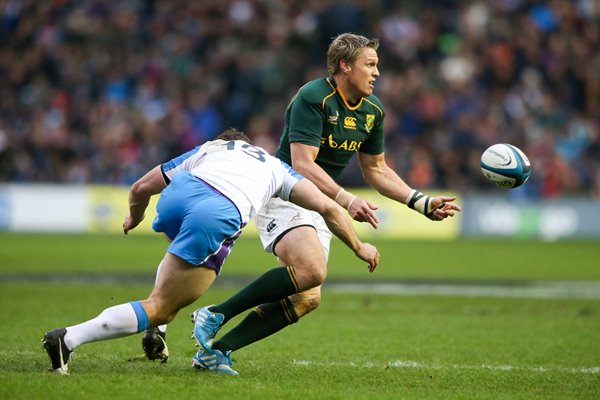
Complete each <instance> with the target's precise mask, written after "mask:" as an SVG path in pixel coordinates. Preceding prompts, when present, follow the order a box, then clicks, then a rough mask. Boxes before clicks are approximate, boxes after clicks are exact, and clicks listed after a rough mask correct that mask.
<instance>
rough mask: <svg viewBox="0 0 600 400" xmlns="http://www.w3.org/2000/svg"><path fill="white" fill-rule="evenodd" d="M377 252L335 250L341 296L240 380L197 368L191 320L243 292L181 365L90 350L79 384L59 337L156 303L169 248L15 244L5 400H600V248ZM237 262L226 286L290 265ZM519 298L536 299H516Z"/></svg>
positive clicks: (125, 240) (80, 352)
mask: <svg viewBox="0 0 600 400" xmlns="http://www.w3.org/2000/svg"><path fill="white" fill-rule="evenodd" d="M374 244H376V245H377V246H378V247H379V248H380V251H381V253H382V263H381V265H380V267H379V268H378V270H377V271H376V272H375V273H374V274H373V275H370V274H368V273H367V272H366V268H365V267H364V266H362V265H361V263H360V262H356V261H355V260H354V259H353V256H352V254H351V253H350V252H349V251H347V250H346V249H345V248H342V247H341V246H340V244H339V243H335V244H334V248H333V251H332V257H331V260H330V276H329V279H330V281H331V282H333V284H332V285H331V286H329V285H328V286H326V287H325V289H324V293H323V302H322V305H321V307H320V308H319V310H318V311H316V312H314V313H312V314H310V315H309V316H307V317H306V318H304V319H303V320H302V321H301V322H300V323H299V324H296V325H294V326H292V327H290V328H288V329H286V330H284V331H282V332H281V333H279V334H277V335H274V336H272V337H270V338H268V339H267V340H264V341H262V342H260V343H257V344H254V345H252V346H249V347H247V348H244V349H241V350H239V351H238V352H236V353H235V354H234V359H235V360H236V369H237V370H238V371H239V372H240V374H241V376H240V377H238V378H232V377H228V376H226V377H223V376H216V375H212V374H207V373H200V372H197V371H194V370H192V369H191V367H190V365H191V362H190V357H191V356H192V355H193V353H194V351H195V348H194V347H193V345H192V343H193V342H192V341H191V340H190V339H189V335H190V332H191V328H192V324H191V323H190V322H189V318H188V317H187V314H188V313H189V312H191V311H192V310H193V309H194V308H195V307H196V306H201V305H204V304H210V303H214V302H219V301H221V300H223V299H224V298H226V297H227V296H228V295H230V294H232V293H233V291H234V289H235V288H231V287H228V286H223V285H218V284H217V285H215V287H213V288H212V289H211V290H210V291H209V292H208V293H207V294H206V295H205V297H203V298H202V299H200V300H199V301H198V302H196V303H195V304H194V305H192V306H190V307H189V308H188V309H186V310H183V311H182V312H181V313H180V315H179V317H178V318H177V319H176V320H175V321H174V322H173V323H172V324H171V326H170V328H169V331H168V339H169V347H170V350H171V359H170V360H169V362H168V363H167V364H166V365H161V364H158V363H150V362H133V363H132V362H127V361H126V360H127V358H128V357H130V356H132V355H139V354H141V346H140V342H139V339H140V337H139V336H132V337H128V338H124V339H119V340H113V341H107V342H98V343H91V344H88V345H84V346H82V347H80V348H78V349H77V351H76V352H75V353H74V359H73V361H72V363H71V364H70V371H71V374H70V375H69V376H58V375H54V374H49V373H47V372H46V369H47V367H48V360H47V356H46V354H45V352H44V351H43V350H42V347H41V343H40V339H41V336H42V335H43V333H44V331H46V330H49V329H52V328H54V327H57V326H65V325H70V324H75V323H78V322H81V321H82V320H85V319H89V318H91V317H94V316H95V315H97V314H98V313H99V312H100V311H101V310H102V309H104V308H106V307H108V306H110V305H114V304H117V303H122V302H126V301H130V300H134V299H138V298H142V297H144V296H145V295H146V294H147V293H148V292H149V290H150V288H151V285H152V275H153V273H154V269H155V266H156V264H157V263H158V260H159V259H160V257H161V256H162V254H163V252H164V249H165V243H164V242H163V241H162V239H159V238H157V237H150V236H148V237H146V236H131V237H121V236H68V235H66V236H65V235H55V236H50V235H14V234H0V312H1V313H2V315H3V317H4V318H3V320H4V324H3V328H4V329H3V340H2V347H1V348H0V352H1V357H0V360H1V361H0V399H54V398H56V399H58V398H61V399H108V398H111V399H115V398H116V399H157V398H159V399H160V398H164V399H166V398H168V399H189V398H215V399H220V398H228V399H281V398H286V399H307V398H315V399H598V398H600V346H599V343H600V267H599V266H598V256H599V255H600V243H598V242H591V241H590V242H555V243H540V242H528V241H522V242H519V241H516V242H512V241H502V242H494V241H456V242H409V241H403V242H377V241H374ZM228 261H229V262H228V263H227V266H226V269H225V271H224V272H223V278H225V277H237V276H241V277H243V278H244V279H248V278H250V277H252V276H256V275H257V274H258V273H260V272H262V271H264V270H265V269H266V268H268V267H269V266H273V265H275V262H274V259H273V258H272V257H271V256H269V255H266V254H264V253H262V252H261V250H260V247H259V244H258V242H257V241H256V240H254V239H248V238H246V239H244V240H240V241H239V242H238V244H236V248H235V250H234V252H233V254H232V256H231V257H230V260H228ZM52 277H54V278H55V279H51V278H52ZM57 277H58V278H57ZM73 277H78V279H72V278H73ZM103 277H110V279H109V280H102V279H100V278H103ZM132 277H133V279H132ZM358 278H360V279H361V282H363V283H378V284H379V283H381V282H382V281H387V282H399V283H405V284H408V285H409V286H410V285H416V286H419V285H421V286H422V285H424V284H426V285H428V286H427V287H428V288H429V289H427V290H426V291H424V292H422V293H420V294H410V292H403V291H402V290H399V291H398V292H397V293H395V292H394V291H393V290H392V291H389V290H388V291H386V292H382V291H379V290H377V288H378V286H377V285H375V284H374V285H371V286H368V288H367V289H366V290H365V289H357V290H354V291H353V289H350V291H349V292H345V291H343V290H338V287H337V286H336V285H335V282H347V281H350V280H352V281H354V280H357V279H358ZM98 282H100V283H98ZM440 282H442V283H443V284H444V285H451V286H452V285H457V284H461V285H465V287H471V286H478V287H480V288H483V294H482V293H481V292H479V294H477V295H471V294H468V293H467V292H465V293H462V294H461V293H460V290H459V291H458V294H457V293H454V294H448V293H445V292H441V291H436V288H438V287H439V286H436V285H438V284H439V283H440ZM217 283H218V281H217ZM539 283H553V284H558V285H562V284H569V285H571V286H569V287H570V288H571V289H570V291H566V292H557V293H555V292H549V294H548V295H547V296H544V297H543V298H536V296H533V295H529V294H528V293H529V292H528V287H529V285H533V284H539ZM580 285H581V286H580ZM586 285H587V286H586ZM514 286H518V287H521V288H523V289H525V290H523V291H521V292H519V294H517V295H514V293H513V294H512V295H511V294H510V293H511V292H510V288H512V287H514ZM458 287H460V286H458ZM486 287H490V288H492V287H501V288H506V289H507V291H506V293H507V295H506V296H505V295H503V294H502V293H504V292H502V291H500V292H497V293H496V294H495V295H491V294H490V295H486V294H485V293H486V292H485V289H486ZM579 287H582V288H583V287H585V288H586V292H585V293H586V295H583V291H579V290H578V288H579ZM444 293H445V294H444ZM490 293H491V292H490ZM235 322H236V321H232V322H231V323H230V324H229V325H228V326H226V327H225V328H224V329H225V330H227V329H228V327H229V326H233V325H234V324H235Z"/></svg>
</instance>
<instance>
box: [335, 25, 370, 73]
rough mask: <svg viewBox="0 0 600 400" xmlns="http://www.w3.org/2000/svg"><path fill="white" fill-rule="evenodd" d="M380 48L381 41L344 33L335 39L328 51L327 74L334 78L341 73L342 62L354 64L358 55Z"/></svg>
mask: <svg viewBox="0 0 600 400" xmlns="http://www.w3.org/2000/svg"><path fill="white" fill-rule="evenodd" d="M367 47H369V48H371V49H373V50H377V49H378V48H379V39H368V38H366V37H364V36H360V35H355V34H353V33H342V34H341V35H338V36H337V37H336V38H334V39H333V41H332V42H331V44H330V45H329V49H328V50H327V72H329V76H333V75H335V74H337V73H338V72H339V71H340V61H342V60H345V61H346V62H347V63H349V64H354V62H355V61H356V59H357V58H358V55H359V54H360V53H361V52H362V51H363V50H364V49H365V48H367Z"/></svg>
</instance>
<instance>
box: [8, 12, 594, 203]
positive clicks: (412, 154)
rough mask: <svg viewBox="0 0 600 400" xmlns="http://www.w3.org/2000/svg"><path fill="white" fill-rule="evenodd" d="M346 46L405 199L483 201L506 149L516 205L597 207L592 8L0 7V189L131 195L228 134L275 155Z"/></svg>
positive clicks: (353, 170) (351, 180) (353, 175)
mask: <svg viewBox="0 0 600 400" xmlns="http://www.w3.org/2000/svg"><path fill="white" fill-rule="evenodd" d="M342 32H354V33H359V34H363V35H365V36H369V37H378V38H380V40H381V47H380V49H379V57H380V65H379V69H380V73H381V76H380V78H379V79H378V80H377V82H376V88H375V94H376V95H377V96H378V97H379V98H380V99H381V100H382V102H383V104H384V106H385V110H386V125H385V129H386V157H387V159H388V162H389V163H390V165H391V166H392V167H393V168H394V169H395V170H396V171H397V172H398V173H399V174H400V176H402V177H403V178H404V179H405V180H406V181H407V182H409V184H411V185H412V186H414V187H417V188H419V189H422V190H423V189H427V188H437V189H451V190H456V191H460V192H467V191H473V190H477V191H482V190H493V188H492V186H491V184H490V183H488V182H486V181H485V180H484V178H483V177H482V175H481V173H480V170H479V158H480V156H481V153H482V152H483V150H484V149H485V148H487V147H488V146H490V145H492V144H494V143H499V142H505V143H512V144H514V145H516V146H518V147H520V148H521V149H522V150H524V151H525V153H526V154H527V155H528V156H529V158H530V159H531V162H532V164H533V172H532V179H531V181H530V182H529V183H528V184H527V185H525V186H524V187H523V188H522V191H523V194H524V195H526V196H530V197H532V198H552V197H556V196H562V195H575V194H576V195H586V196H597V197H600V72H599V71H600V2H599V1H597V0H548V1H536V0H454V1H452V0H437V1H436V0H429V1H423V2H416V1H412V0H404V1H400V0H396V1H393V0H202V1H189V0H185V1H183V0H163V1H152V0H146V1H144V0H120V1H112V0H48V1H35V0H0V182H19V183H21V182H27V183H29V182H36V183H39V182H44V183H69V184H80V183H109V184H130V183H132V182H133V181H134V180H136V179H137V178H139V177H140V176H141V175H142V174H143V173H145V172H146V171H147V170H148V169H149V168H151V167H152V166H154V165H157V164H159V163H161V162H164V161H166V160H167V159H169V158H170V157H172V156H174V155H177V154H179V153H180V152H182V151H185V150H187V149H190V148H191V147H193V146H195V145H197V144H199V143H201V142H203V141H205V140H209V139H211V138H213V137H214V136H215V135H217V134H218V133H219V132H220V131H221V130H223V129H225V128H228V127H230V126H234V127H237V128H240V129H243V130H244V131H246V132H247V133H248V134H249V136H250V137H252V139H253V140H254V142H255V143H256V144H258V145H261V146H263V147H265V148H266V149H267V150H269V151H270V152H273V151H274V149H275V147H276V146H277V143H278V140H279V135H280V133H281V130H282V126H283V114H284V110H285V107H286V105H287V103H288V101H289V100H290V98H291V97H292V96H293V94H294V93H295V92H296V91H297V89H298V88H299V87H300V86H301V85H302V84H304V83H305V82H307V81H308V80H311V79H314V78H316V77H319V76H326V54H325V53H326V50H327V46H328V44H329V42H330V40H331V38H333V37H334V36H336V35H337V34H339V33H342ZM341 179H342V181H343V183H344V184H346V185H353V186H360V185H362V182H363V181H362V178H361V176H360V172H359V170H358V167H357V165H356V164H355V163H354V164H352V165H351V167H350V168H348V169H347V171H346V172H345V173H344V174H343V176H342V177H341ZM494 190H497V189H494ZM519 190H521V189H519Z"/></svg>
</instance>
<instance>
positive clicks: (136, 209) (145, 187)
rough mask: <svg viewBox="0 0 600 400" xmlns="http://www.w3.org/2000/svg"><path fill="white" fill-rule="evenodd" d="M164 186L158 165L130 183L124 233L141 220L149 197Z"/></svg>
mask: <svg viewBox="0 0 600 400" xmlns="http://www.w3.org/2000/svg"><path fill="white" fill-rule="evenodd" d="M166 186H167V184H166V182H165V179H164V178H163V175H162V170H161V167H160V165H158V166H156V167H154V168H153V169H151V170H150V171H149V172H148V173H147V174H146V175H144V176H142V177H141V178H140V179H138V180H137V181H136V182H134V184H133V185H131V190H130V191H129V215H127V216H126V217H125V221H124V222H123V232H124V233H125V234H127V232H129V231H130V230H132V229H133V228H135V227H136V226H138V225H139V223H140V222H142V220H143V219H144V215H145V212H146V208H147V207H148V203H149V202H150V198H151V197H152V196H153V195H155V194H158V193H160V192H161V191H162V190H163V189H164V188H165V187H166Z"/></svg>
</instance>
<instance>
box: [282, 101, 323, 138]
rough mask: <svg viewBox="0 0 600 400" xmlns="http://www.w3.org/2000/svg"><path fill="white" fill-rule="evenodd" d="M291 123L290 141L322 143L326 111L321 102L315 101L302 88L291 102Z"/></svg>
mask: <svg viewBox="0 0 600 400" xmlns="http://www.w3.org/2000/svg"><path fill="white" fill-rule="evenodd" d="M289 123H290V128H289V132H290V134H289V135H290V136H289V138H290V139H289V141H290V143H292V142H299V143H303V144H307V145H309V146H314V147H319V146H320V145H321V135H322V132H323V124H324V123H325V112H324V110H323V107H322V105H321V103H319V102H318V101H316V100H314V101H313V100H312V99H311V98H310V96H308V95H306V94H305V93H303V91H302V90H300V92H298V95H297V96H296V98H295V99H294V100H293V101H292V103H291V104H290V122H289Z"/></svg>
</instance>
